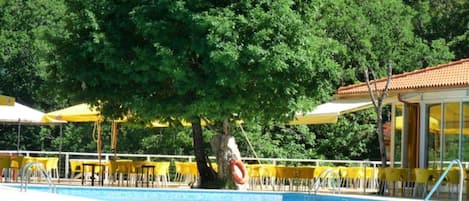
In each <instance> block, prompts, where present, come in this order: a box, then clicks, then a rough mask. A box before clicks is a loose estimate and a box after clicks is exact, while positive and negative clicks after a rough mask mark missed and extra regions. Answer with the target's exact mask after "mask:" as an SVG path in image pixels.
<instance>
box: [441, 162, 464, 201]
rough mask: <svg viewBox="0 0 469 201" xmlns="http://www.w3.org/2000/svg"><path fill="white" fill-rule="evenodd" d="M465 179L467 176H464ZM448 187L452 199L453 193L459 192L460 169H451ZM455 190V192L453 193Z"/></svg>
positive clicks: (447, 178)
mask: <svg viewBox="0 0 469 201" xmlns="http://www.w3.org/2000/svg"><path fill="white" fill-rule="evenodd" d="M463 178H465V176H464V175H463ZM446 185H447V186H448V195H449V196H450V197H452V195H453V193H455V192H458V190H457V188H458V185H459V168H451V169H450V170H449V171H448V174H447V175H446ZM453 188H455V191H454V192H453Z"/></svg>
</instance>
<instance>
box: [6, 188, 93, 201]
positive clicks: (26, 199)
mask: <svg viewBox="0 0 469 201" xmlns="http://www.w3.org/2000/svg"><path fill="white" fill-rule="evenodd" d="M0 195H1V196H0V201H31V200H48V201H63V200H67V201H98V200H94V199H89V198H83V197H75V196H68V195H59V194H54V193H47V192H40V191H26V192H20V191H19V190H18V189H17V188H13V187H8V186H5V185H3V184H0Z"/></svg>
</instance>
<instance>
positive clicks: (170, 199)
mask: <svg viewBox="0 0 469 201" xmlns="http://www.w3.org/2000/svg"><path fill="white" fill-rule="evenodd" d="M11 187H16V188H19V186H17V185H12V186H11ZM33 190H34V191H43V192H49V191H50V189H49V187H48V186H43V185H28V191H33ZM57 192H58V193H59V194H63V195H71V196H78V197H86V198H92V199H97V200H102V201H157V200H165V201H309V200H311V201H376V200H373V199H363V198H353V197H338V196H329V195H310V194H308V193H294V192H253V191H230V190H199V189H143V188H113V187H77V186H57ZM313 196H316V197H313Z"/></svg>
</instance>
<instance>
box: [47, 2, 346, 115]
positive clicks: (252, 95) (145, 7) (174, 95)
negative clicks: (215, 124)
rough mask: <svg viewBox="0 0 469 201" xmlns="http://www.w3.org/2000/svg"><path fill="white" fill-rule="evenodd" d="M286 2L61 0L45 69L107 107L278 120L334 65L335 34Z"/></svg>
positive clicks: (324, 87) (323, 89)
mask: <svg viewBox="0 0 469 201" xmlns="http://www.w3.org/2000/svg"><path fill="white" fill-rule="evenodd" d="M294 3H295V2H294V1H287V0H282V1H273V2H272V1H240V2H223V3H221V2H219V1H163V0H162V1H139V2H132V1H131V2H119V3H116V2H109V1H69V2H68V9H69V10H68V13H69V17H68V20H67V22H68V24H67V26H66V28H67V30H66V31H67V34H64V35H63V36H64V37H63V38H60V40H56V41H60V43H58V44H57V50H56V52H55V53H56V55H57V57H58V59H59V61H60V62H61V63H60V65H55V66H53V68H50V69H51V70H52V72H54V73H52V74H51V75H53V78H54V80H56V81H57V83H58V84H59V85H60V86H62V89H63V92H64V94H67V95H69V96H71V97H73V98H75V99H78V100H85V101H88V102H93V103H96V102H98V101H100V102H102V103H104V108H103V110H104V111H105V112H107V113H110V112H111V111H112V112H115V111H118V112H121V113H125V112H127V111H128V110H129V109H130V110H131V111H132V113H134V114H137V115H138V116H139V117H143V118H147V119H148V118H167V117H177V118H185V119H191V118H193V117H194V116H201V117H205V118H208V119H213V120H221V119H225V118H230V117H231V116H232V115H233V114H236V115H238V116H239V117H240V118H243V119H244V120H251V119H257V120H262V121H264V122H266V121H270V120H279V119H280V120H284V121H285V120H287V118H288V117H290V118H291V115H292V114H293V112H294V111H297V110H299V109H301V108H303V107H304V105H303V104H304V102H305V100H309V101H311V102H313V103H317V102H318V101H320V100H322V99H325V98H326V97H328V95H329V94H330V93H331V92H332V91H333V89H334V88H333V86H335V84H334V82H335V81H336V80H337V79H338V77H339V75H340V68H338V66H337V64H336V63H335V62H334V60H333V56H334V55H335V53H336V50H335V49H334V47H335V46H337V43H335V42H334V41H333V40H329V39H328V38H324V37H322V36H321V33H320V32H319V31H318V30H317V28H316V27H315V26H316V24H315V23H311V21H307V20H303V19H302V15H300V13H299V12H298V11H297V10H295V9H294V8H293V7H292V6H293V5H294Z"/></svg>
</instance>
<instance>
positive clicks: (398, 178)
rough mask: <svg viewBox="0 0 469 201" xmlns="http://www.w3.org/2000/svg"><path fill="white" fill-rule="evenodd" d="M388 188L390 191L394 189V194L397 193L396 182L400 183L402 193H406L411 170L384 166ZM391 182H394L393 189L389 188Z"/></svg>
mask: <svg viewBox="0 0 469 201" xmlns="http://www.w3.org/2000/svg"><path fill="white" fill-rule="evenodd" d="M384 174H385V182H386V189H387V190H388V192H389V191H390V190H392V196H395V194H396V183H398V184H400V188H399V190H400V191H401V195H402V196H404V195H405V189H404V188H405V187H406V185H407V182H408V181H409V180H410V179H409V178H410V170H409V169H407V168H393V167H387V168H384ZM389 184H392V189H389Z"/></svg>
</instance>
